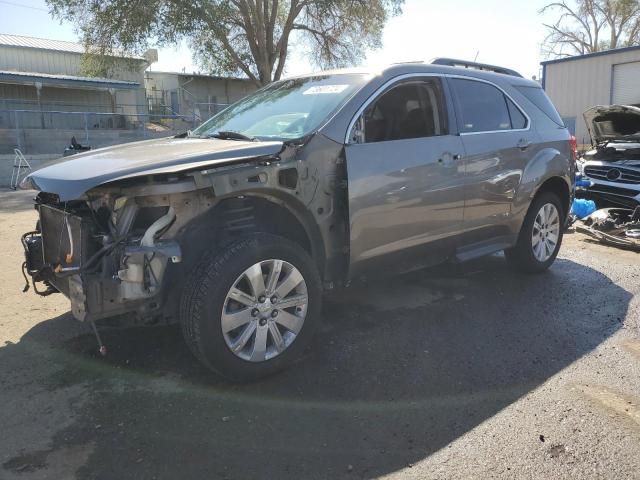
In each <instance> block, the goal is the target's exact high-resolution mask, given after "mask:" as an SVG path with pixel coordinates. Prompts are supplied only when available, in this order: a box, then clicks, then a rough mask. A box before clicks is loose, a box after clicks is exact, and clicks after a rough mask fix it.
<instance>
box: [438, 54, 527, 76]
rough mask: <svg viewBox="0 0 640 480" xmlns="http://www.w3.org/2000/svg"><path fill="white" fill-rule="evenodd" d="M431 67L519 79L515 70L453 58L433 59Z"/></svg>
mask: <svg viewBox="0 0 640 480" xmlns="http://www.w3.org/2000/svg"><path fill="white" fill-rule="evenodd" d="M431 64H432V65H446V66H448V67H464V68H473V69H475V70H486V71H489V72H495V73H502V74H504V75H511V76H513V77H520V78H522V75H520V74H519V73H518V72H516V71H515V70H511V69H509V68H504V67H498V66H497V65H489V64H487V63H477V62H469V61H467V60H458V59H455V58H434V59H433V60H432V61H431Z"/></svg>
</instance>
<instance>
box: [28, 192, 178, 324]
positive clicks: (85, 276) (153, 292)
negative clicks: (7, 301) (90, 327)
mask: <svg viewBox="0 0 640 480" xmlns="http://www.w3.org/2000/svg"><path fill="white" fill-rule="evenodd" d="M36 201H37V203H36V209H37V210H38V213H39V221H38V224H37V227H36V229H35V230H34V231H32V232H28V233H26V234H25V235H24V236H23V239H22V243H23V246H24V248H25V256H26V259H25V263H24V266H23V269H24V270H25V273H27V274H28V275H30V276H31V281H32V285H33V287H34V290H35V291H36V292H37V293H39V294H41V295H49V294H51V293H54V292H61V293H63V294H64V295H65V296H67V297H68V298H69V299H70V301H71V311H72V313H73V315H74V316H75V317H76V318H77V319H79V320H91V321H93V320H97V319H101V318H105V317H109V316H114V315H118V314H121V313H125V312H132V311H135V312H137V313H139V314H140V315H141V316H150V315H153V313H154V312H155V311H156V310H158V309H159V308H160V306H161V301H160V297H161V296H160V295H159V294H160V292H161V289H162V285H163V278H164V276H165V273H166V270H167V266H168V265H169V264H171V263H178V262H180V261H181V256H182V254H181V251H180V247H179V245H178V243H177V242H175V241H174V240H172V239H171V238H170V235H167V233H168V232H169V231H170V229H171V226H172V224H173V223H174V222H175V220H176V213H175V211H174V209H173V208H172V207H171V206H169V205H157V206H156V205H152V206H145V205H141V204H140V203H139V201H138V200H137V199H136V198H129V197H127V196H123V195H118V194H108V193H107V194H104V195H97V196H96V197H95V198H91V197H88V198H86V199H84V200H76V201H71V202H59V201H58V198H57V196H56V195H52V194H45V193H41V194H39V195H38V197H37V199H36ZM27 288H28V286H27ZM25 289H26V288H25Z"/></svg>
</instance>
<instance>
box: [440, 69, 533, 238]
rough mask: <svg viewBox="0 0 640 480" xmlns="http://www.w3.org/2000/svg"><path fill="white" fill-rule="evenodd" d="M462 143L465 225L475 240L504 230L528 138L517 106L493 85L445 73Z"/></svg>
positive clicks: (529, 142)
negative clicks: (472, 231) (475, 234)
mask: <svg viewBox="0 0 640 480" xmlns="http://www.w3.org/2000/svg"><path fill="white" fill-rule="evenodd" d="M449 84H450V86H451V90H452V92H453V96H454V102H455V105H456V117H457V121H458V129H459V132H460V138H461V139H462V143H463V145H464V149H465V152H466V153H465V162H464V165H465V166H464V168H465V174H466V178H465V183H466V188H465V205H464V227H465V230H467V231H469V230H480V231H481V232H479V233H480V235H479V237H478V238H477V240H478V241H481V240H484V239H485V237H497V236H500V235H502V234H503V233H505V231H506V229H505V228H504V225H505V224H506V223H507V221H508V220H509V214H510V212H511V203H512V202H513V199H514V196H515V192H516V189H517V187H518V184H519V182H520V178H521V175H522V171H523V169H524V167H525V166H526V162H527V158H528V154H529V153H528V152H530V151H531V148H530V147H531V145H532V143H533V142H534V140H535V138H534V133H533V132H532V131H531V130H530V128H529V119H528V117H527V116H526V114H525V113H524V112H523V110H522V109H521V108H520V107H518V106H517V105H516V104H515V102H514V101H513V100H512V99H511V98H510V97H509V96H508V95H506V94H505V92H504V91H503V90H501V89H500V88H498V87H497V86H496V85H494V84H492V83H489V82H485V81H482V80H476V79H471V78H469V77H466V78H457V77H456V78H449Z"/></svg>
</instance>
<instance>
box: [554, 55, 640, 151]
mask: <svg viewBox="0 0 640 480" xmlns="http://www.w3.org/2000/svg"><path fill="white" fill-rule="evenodd" d="M637 61H640V50H631V51H625V52H618V53H610V54H608V55H599V56H594V57H587V58H577V59H575V60H570V61H564V62H559V63H552V64H548V65H547V66H546V71H545V90H546V92H547V94H548V95H549V97H550V98H551V100H552V101H553V103H554V105H555V106H556V108H557V109H558V112H559V113H560V116H562V117H563V118H566V119H573V118H575V123H576V138H577V139H578V143H580V144H589V143H590V139H589V134H588V132H587V130H586V126H585V124H584V120H583V118H582V113H583V112H584V111H585V110H587V109H588V108H589V107H592V106H594V105H609V104H610V103H611V95H612V72H613V66H614V65H617V64H622V63H629V62H637ZM636 81H637V82H638V83H637V88H638V90H640V78H636Z"/></svg>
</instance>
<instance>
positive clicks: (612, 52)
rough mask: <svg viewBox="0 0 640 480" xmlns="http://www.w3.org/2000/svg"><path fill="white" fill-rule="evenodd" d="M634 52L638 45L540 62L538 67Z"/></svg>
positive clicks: (638, 48)
mask: <svg viewBox="0 0 640 480" xmlns="http://www.w3.org/2000/svg"><path fill="white" fill-rule="evenodd" d="M634 50H640V45H636V46H633V47H622V48H612V49H611V50H603V51H601V52H595V53H586V54H584V55H574V56H572V57H565V58H556V59H553V60H547V61H545V62H540V65H551V64H554V63H562V62H572V61H574V60H582V59H584V58H591V57H600V56H603V55H615V54H616V53H625V52H633V51H634Z"/></svg>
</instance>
